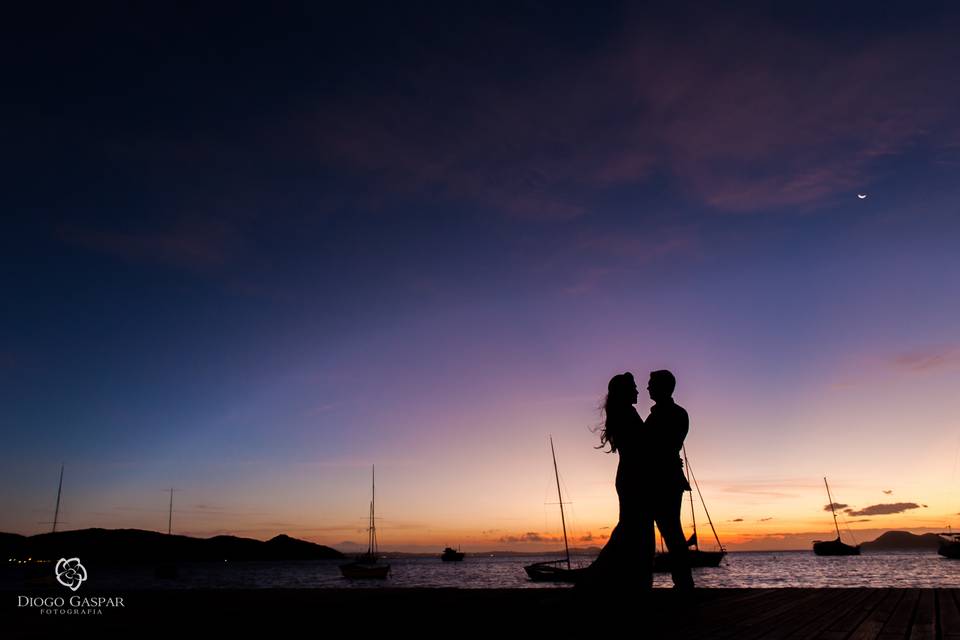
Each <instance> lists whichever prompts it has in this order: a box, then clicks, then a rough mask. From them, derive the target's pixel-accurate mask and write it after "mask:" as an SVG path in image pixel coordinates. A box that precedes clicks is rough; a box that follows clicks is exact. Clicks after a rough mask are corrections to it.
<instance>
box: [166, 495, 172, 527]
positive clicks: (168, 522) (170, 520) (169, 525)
mask: <svg viewBox="0 0 960 640" xmlns="http://www.w3.org/2000/svg"><path fill="white" fill-rule="evenodd" d="M171 531H173V487H170V513H169V515H168V516H167V535H170V532H171Z"/></svg>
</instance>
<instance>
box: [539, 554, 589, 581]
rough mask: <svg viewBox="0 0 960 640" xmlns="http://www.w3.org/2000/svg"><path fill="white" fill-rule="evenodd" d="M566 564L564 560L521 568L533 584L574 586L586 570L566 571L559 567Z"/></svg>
mask: <svg viewBox="0 0 960 640" xmlns="http://www.w3.org/2000/svg"><path fill="white" fill-rule="evenodd" d="M561 562H562V563H564V564H566V561H565V560H560V561H554V562H537V563H536V564H531V565H527V566H526V567H524V568H523V570H524V571H526V572H527V575H528V576H529V577H530V579H531V580H533V581H534V582H568V583H570V584H576V582H577V580H578V579H579V578H581V577H582V576H583V575H584V572H585V571H586V569H568V568H566V567H562V566H560V563H561Z"/></svg>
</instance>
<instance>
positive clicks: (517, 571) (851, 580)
mask: <svg viewBox="0 0 960 640" xmlns="http://www.w3.org/2000/svg"><path fill="white" fill-rule="evenodd" d="M548 559H554V558H532V557H497V558H490V557H478V556H468V557H467V558H466V560H464V561H463V562H459V563H446V562H441V561H440V560H439V558H405V559H399V560H390V564H391V572H392V573H391V576H390V578H389V579H387V580H384V581H375V580H367V581H351V580H346V579H344V578H342V577H341V576H340V570H339V567H338V565H339V564H340V562H341V561H329V560H322V561H309V562H227V563H192V564H186V563H185V564H182V565H180V577H179V578H178V579H176V580H160V579H157V578H155V577H154V575H153V567H142V568H124V569H116V568H112V569H111V568H106V567H104V568H98V567H93V566H88V567H87V572H88V574H89V580H90V584H91V585H92V584H96V586H97V588H98V589H108V588H116V589H193V588H204V589H211V588H213V589H216V588H250V589H258V588H328V587H339V588H343V587H354V588H379V587H459V588H518V587H519V588H548V589H549V588H556V585H551V584H537V583H533V582H530V581H529V580H528V579H527V575H526V573H524V571H523V567H524V565H527V564H531V563H533V562H537V561H538V560H548ZM589 560H590V559H589V558H582V559H579V560H578V561H575V562H574V565H575V566H576V565H577V564H578V562H579V563H581V564H582V563H589ZM694 579H695V580H696V583H697V585H698V586H702V587H960V560H948V559H946V558H942V557H940V556H938V555H936V554H935V553H911V552H902V553H871V554H864V555H862V556H857V557H838V558H821V557H817V556H815V555H813V553H812V552H810V551H790V552H764V553H736V552H735V553H730V554H729V555H728V556H727V557H726V559H725V560H724V562H723V564H722V565H721V566H720V567H718V568H715V569H696V570H695V571H694ZM16 582H19V581H18V580H17V576H15V575H12V574H10V573H6V574H5V575H3V576H2V579H0V583H5V584H2V586H3V587H6V588H17V587H18V586H19V584H16ZM655 585H656V586H658V587H669V586H671V582H670V576H669V575H668V574H657V576H656V578H655ZM564 586H565V585H564Z"/></svg>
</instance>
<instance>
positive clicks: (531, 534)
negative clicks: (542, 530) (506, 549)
mask: <svg viewBox="0 0 960 640" xmlns="http://www.w3.org/2000/svg"><path fill="white" fill-rule="evenodd" d="M559 539H560V538H558V537H555V536H545V535H541V534H539V533H537V532H536V531H528V532H527V533H524V534H521V535H519V536H502V537H501V538H500V540H499V542H506V543H513V544H515V543H529V542H556V541H557V540H559Z"/></svg>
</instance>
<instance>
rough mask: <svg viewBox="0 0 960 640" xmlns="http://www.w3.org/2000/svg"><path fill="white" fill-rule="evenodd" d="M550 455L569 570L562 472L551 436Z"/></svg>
mask: <svg viewBox="0 0 960 640" xmlns="http://www.w3.org/2000/svg"><path fill="white" fill-rule="evenodd" d="M550 453H551V455H553V475H554V476H555V477H556V478H557V500H558V501H559V502H560V522H561V523H562V524H563V548H564V550H566V552H567V569H569V568H570V545H569V544H568V543H567V519H566V517H565V516H564V515H563V495H562V494H561V493H560V472H559V471H557V452H556V451H554V450H553V436H550Z"/></svg>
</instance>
